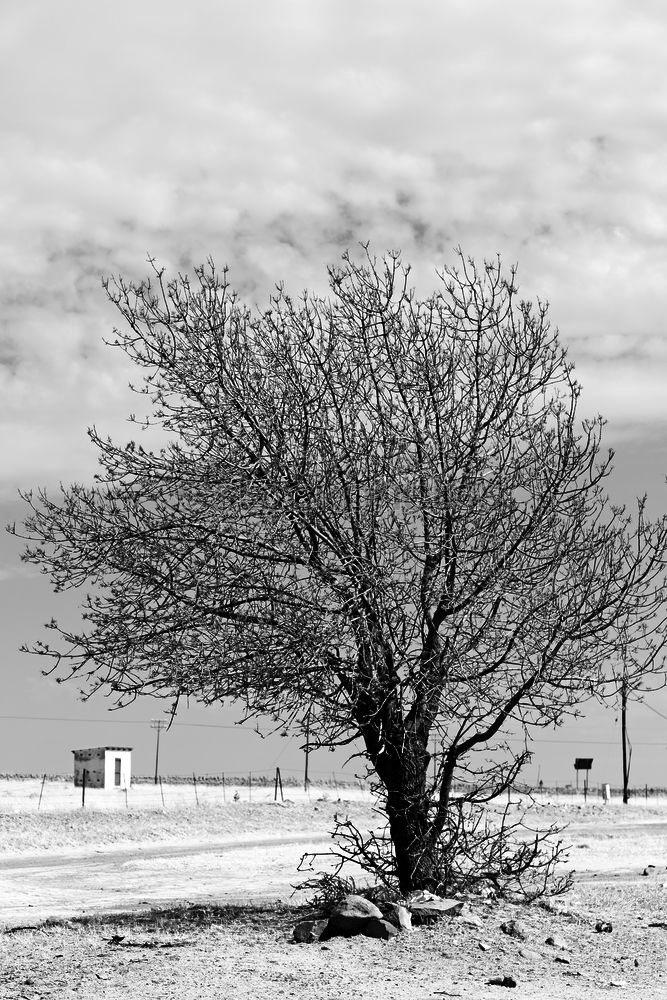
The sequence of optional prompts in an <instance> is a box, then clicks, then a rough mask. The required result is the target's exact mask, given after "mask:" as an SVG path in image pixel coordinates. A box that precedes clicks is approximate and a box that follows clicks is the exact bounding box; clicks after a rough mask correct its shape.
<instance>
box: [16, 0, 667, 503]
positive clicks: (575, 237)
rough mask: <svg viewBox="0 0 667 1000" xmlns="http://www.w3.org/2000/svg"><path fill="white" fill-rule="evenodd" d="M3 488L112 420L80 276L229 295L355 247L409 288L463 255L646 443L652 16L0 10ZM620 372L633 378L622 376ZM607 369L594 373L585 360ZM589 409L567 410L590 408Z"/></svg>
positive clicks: (658, 226) (603, 10) (89, 292)
mask: <svg viewBox="0 0 667 1000" xmlns="http://www.w3.org/2000/svg"><path fill="white" fill-rule="evenodd" d="M2 17H3V32H2V36H1V40H0V77H1V79H2V84H3V90H4V92H6V93H12V95H13V100H12V101H6V102H4V104H3V106H2V108H0V128H1V129H2V137H3V144H2V147H3V158H2V161H1V162H0V192H2V193H1V194H0V199H2V203H1V207H2V214H3V227H2V232H0V302H1V304H2V310H1V313H0V324H1V331H2V332H1V334H0V336H1V338H2V340H1V341H0V389H1V390H2V394H3V395H2V400H3V403H2V414H1V417H0V419H1V420H2V432H3V436H4V440H6V441H8V442H9V444H8V445H6V455H5V461H4V463H3V472H2V479H3V483H4V486H3V488H4V489H9V488H10V487H11V488H13V485H14V484H15V483H16V482H18V481H19V480H20V481H23V482H24V481H25V479H26V478H27V479H28V480H29V481H33V479H34V478H35V477H39V476H40V475H45V476H46V477H47V478H51V477H54V476H55V477H58V478H59V477H61V476H62V478H64V479H68V478H71V477H72V476H76V475H79V474H82V473H83V472H85V471H86V470H87V469H88V467H89V463H90V461H91V459H90V457H89V455H88V451H87V442H86V439H85V436H84V434H83V429H84V427H85V426H86V425H87V424H89V423H92V422H97V423H100V424H101V425H102V426H105V427H109V428H110V429H113V430H116V429H118V428H120V431H119V432H120V433H121V434H124V433H125V431H124V430H123V429H122V419H123V418H124V416H125V414H126V413H127V411H128V409H129V408H130V404H129V403H128V400H127V395H126V390H125V382H126V379H127V372H126V370H125V368H124V366H123V365H122V364H121V362H120V360H119V359H118V358H117V357H116V356H113V355H111V354H110V352H108V351H104V350H103V349H102V348H101V337H102V336H104V335H107V334H108V333H109V332H110V327H111V325H112V323H113V321H114V317H113V312H112V310H110V308H109V307H108V304H106V302H105V300H104V296H103V294H102V292H101V290H100V285H99V280H100V277H101V275H102V274H106V273H109V272H122V273H125V274H129V275H130V276H139V275H141V274H142V273H144V271H145V269H146V265H145V258H146V253H147V252H150V253H152V254H154V255H156V256H157V257H158V258H159V259H160V261H161V262H162V263H164V264H165V265H167V267H169V268H170V269H178V268H181V269H185V268H188V267H189V266H191V265H192V264H193V263H199V262H201V261H203V260H204V259H205V258H206V257H207V256H208V255H209V254H211V255H213V257H214V258H215V259H216V260H217V261H218V263H219V264H223V263H225V262H229V263H230V265H231V266H232V271H231V276H232V281H233V282H235V283H236V284H237V285H238V286H239V287H240V290H241V291H242V292H244V293H246V294H247V295H248V296H249V297H250V298H251V299H253V300H259V301H262V302H263V301H265V299H266V296H267V295H268V293H269V292H270V290H271V288H272V286H273V283H274V282H275V281H276V280H279V279H285V280H286V282H287V283H288V285H289V286H290V287H291V288H292V289H293V290H299V289H300V288H302V287H303V286H304V285H308V286H310V287H319V288H321V287H322V284H323V280H324V265H325V263H327V262H330V261H332V260H335V259H337V257H338V256H339V254H340V253H341V252H342V250H343V249H345V248H346V247H347V246H349V245H353V244H354V243H355V242H356V241H357V240H364V239H371V240H372V241H373V245H374V248H375V249H376V251H378V252H381V251H382V250H384V249H385V248H388V247H396V246H398V247H402V248H403V250H404V253H405V258H406V260H410V261H412V262H413V263H414V264H415V270H414V275H415V278H416V280H417V281H418V284H419V287H420V290H422V291H428V290H430V287H431V286H432V285H433V283H434V280H435V279H434V270H435V267H436V266H437V265H439V264H441V263H443V260H447V259H448V258H449V257H450V252H451V248H452V247H453V246H455V245H456V244H458V243H461V244H462V246H463V247H464V249H465V250H466V252H470V253H473V254H474V255H476V256H484V255H486V256H491V255H493V254H495V252H496V251H500V252H501V253H502V254H503V256H504V257H505V259H506V260H507V261H508V262H509V261H514V260H518V262H519V264H520V281H521V285H522V291H523V292H524V293H525V294H526V295H528V296H529V297H533V296H535V295H537V294H539V295H540V296H541V297H543V298H548V299H549V300H550V301H551V304H552V316H553V319H554V321H555V322H557V323H558V325H559V326H560V328H561V331H562V335H563V338H564V339H565V340H566V341H567V342H568V343H570V344H571V345H572V356H573V359H574V360H575V361H577V360H578V359H579V362H580V364H579V368H582V366H583V370H584V371H585V376H586V377H585V379H584V384H585V398H586V397H588V398H590V401H591V402H590V405H591V406H593V402H595V404H597V402H598V401H599V403H600V406H599V408H600V409H602V410H603V411H604V412H605V413H607V414H608V415H609V417H610V418H612V419H615V420H616V421H617V422H618V423H619V424H620V423H622V422H623V421H625V420H627V419H629V415H631V414H632V415H634V416H635V417H637V418H638V419H642V420H645V421H649V422H655V421H657V420H664V418H665V416H666V415H667V414H665V408H666V407H665V404H663V403H662V402H661V400H662V398H663V396H664V393H663V392H662V391H661V387H662V370H663V368H662V366H663V363H664V360H665V359H664V354H665V348H664V344H665V340H666V338H665V334H666V333H667V331H666V330H665V318H664V317H665V316H666V315H667V286H666V285H665V281H664V274H665V262H666V257H667V197H666V196H667V177H666V176H665V172H664V170H663V169H662V164H664V162H665V157H666V155H667V128H666V124H667V122H666V116H667V111H666V108H667V79H666V78H665V75H664V69H663V59H664V48H665V40H666V38H665V36H666V34H667V16H666V15H665V13H664V10H663V7H662V6H661V5H660V4H659V3H657V2H653V3H649V2H646V3H643V4H642V5H641V8H632V9H631V8H629V7H627V5H626V4H624V3H621V0H613V2H609V0H604V2H603V0H597V2H592V3H588V4H586V5H582V4H579V3H575V2H574V0H569V2H565V3H564V4H560V5H555V6H554V5H551V6H549V5H539V8H538V7H537V6H536V5H535V4H534V3H530V2H528V0H518V2H516V3H514V4H512V5H511V6H510V7H507V5H505V6H501V5H498V4H497V3H495V2H492V0H482V2H479V3H477V4H474V5H471V4H466V3H463V2H453V3H449V4H447V5H437V4H432V3H427V2H425V0H421V2H417V3H415V4H412V5H409V6H408V5H404V4H399V3H398V2H389V3H387V2H384V0H383V2H379V0H374V2H369V3H367V4H364V5H352V4H348V5H343V6H341V5H340V4H339V3H333V2H322V3H319V4H317V5H314V4H312V3H309V2H306V0H291V2H290V0H286V2H285V3H281V4H274V3H272V2H263V3H262V2H258V3H255V4H253V5H251V6H245V7H244V6H243V5H240V4H232V3H225V2H223V3H220V4H214V5H211V4H210V3H204V2H203V0H193V2H192V3H191V4H188V5H187V7H183V6H182V5H180V4H176V3H175V2H171V0H168V2H164V0H163V2H160V3H159V4H158V3H157V0H143V2H142V3H141V4H135V3H131V2H130V0H122V2H120V3H117V4H115V5H114V6H113V7H112V8H109V9H107V10H106V12H105V17H106V21H104V20H102V19H101V17H100V11H99V8H96V7H93V6H91V5H87V4H85V3H83V2H81V0H61V2H60V3H59V4H57V5H53V6H51V5H46V6H44V4H42V3H39V2H37V0H32V2H26V3H24V4H22V5H21V6H20V8H19V7H17V8H14V9H13V10H12V11H11V12H10V13H5V12H3V15H2ZM628 358H630V359H632V365H631V367H628ZM602 362H604V364H602ZM587 405H588V403H587Z"/></svg>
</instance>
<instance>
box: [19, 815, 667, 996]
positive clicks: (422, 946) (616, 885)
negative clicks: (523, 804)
mask: <svg viewBox="0 0 667 1000" xmlns="http://www.w3.org/2000/svg"><path fill="white" fill-rule="evenodd" d="M238 805H239V804H237V806H236V807H234V808H237V807H238ZM334 806H335V804H333V803H329V804H327V803H319V804H317V803H314V804H313V805H307V804H303V805H298V806H297V805H295V806H293V807H287V808H283V809H279V810H278V809H276V808H270V807H266V806H254V807H249V806H243V807H242V809H239V810H238V812H236V813H235V814H234V815H232V813H231V810H228V811H227V813H226V814H225V815H222V813H223V811H222V810H216V811H215V813H216V814H215V815H214V814H213V812H211V814H210V815H209V816H207V817H203V816H202V812H203V811H202V810H198V811H197V810H191V811H190V812H191V815H190V817H189V819H188V818H187V817H186V816H185V814H184V815H183V816H181V817H180V818H178V820H176V818H175V817H174V816H173V815H171V816H170V815H169V814H167V815H166V816H163V815H156V814H153V815H152V817H144V818H143V819H141V817H134V818H132V817H130V816H126V820H127V823H128V826H127V827H125V826H123V824H122V822H121V819H122V816H124V815H125V814H122V813H119V814H116V816H115V817H107V818H108V819H109V820H112V819H114V818H115V822H116V836H117V840H116V841H115V842H116V843H117V842H118V840H122V841H123V842H126V843H128V842H130V841H132V840H133V839H134V838H135V837H136V836H137V834H138V832H139V829H140V823H141V822H145V823H148V822H149V820H150V824H151V830H152V832H153V833H154V834H156V831H158V832H161V833H163V834H166V836H165V837H164V839H166V840H171V841H172V842H173V841H175V840H176V839H178V836H179V835H180V836H181V837H182V838H183V839H184V838H186V837H187V838H189V837H190V836H191V835H192V833H193V830H194V829H195V827H196V828H197V829H198V832H199V833H201V830H202V827H201V826H199V827H197V824H209V825H208V826H207V827H206V829H215V831H216V833H219V831H220V828H221V825H222V824H224V823H225V822H229V823H231V829H233V831H234V832H238V829H239V826H240V825H243V827H244V829H246V830H247V832H251V831H252V832H254V833H257V834H258V833H262V832H266V831H267V828H268V829H269V830H270V831H273V832H275V833H276V834H278V833H280V832H281V829H280V827H281V826H282V823H283V822H285V823H286V824H297V825H296V826H295V825H292V826H289V827H288V829H307V828H310V829H317V828H320V829H321V828H322V826H325V825H326V824H327V822H330V820H331V818H332V817H331V812H332V811H333V809H334ZM355 808H358V809H361V808H362V807H361V806H355ZM563 813H565V815H566V818H570V819H572V818H573V819H574V822H573V825H572V827H571V829H570V839H571V841H572V844H573V850H572V852H571V858H572V861H573V864H574V865H575V867H576V868H578V869H579V871H580V875H579V876H578V881H577V883H576V885H575V888H574V889H573V890H572V892H571V893H569V894H568V896H565V897H561V898H559V899H558V900H556V901H554V907H553V908H551V909H547V908H545V907H544V906H540V905H538V904H533V905H531V906H513V905H509V904H507V903H504V902H502V901H501V902H488V901H487V902H484V901H481V900H470V901H468V902H467V904H466V906H465V907H464V914H463V917H462V918H456V919H453V920H449V921H447V922H444V923H442V924H440V925H439V926H437V927H434V928H424V929H419V930H415V931H414V932H413V933H412V934H409V935H402V936H401V937H400V938H398V939H395V940H393V941H390V942H386V943H385V942H380V941H374V940H367V939H364V938H355V939H351V940H343V939H334V940H331V941H329V942H327V944H326V945H318V944H315V945H299V944H293V943H291V940H290V939H291V932H292V927H293V924H294V922H295V920H296V919H297V917H298V912H297V911H296V910H295V909H294V907H290V906H289V905H286V903H277V904H271V905H268V904H267V905H254V906H250V907H244V906H238V905H231V904H229V905H224V902H223V900H222V899H221V900H218V901H217V903H210V904H206V905H195V906H187V905H186V906H183V907H177V908H170V909H168V910H152V911H151V912H148V913H143V914H141V915H138V914H134V915H129V916H125V917H118V916H115V917H101V918H93V919H90V918H88V919H85V920H83V921H77V920H74V921H72V920H70V921H65V922H54V923H52V924H50V925H49V924H47V925H42V926H38V927H35V928H33V929H24V930H20V931H15V932H12V933H5V934H4V935H2V936H1V937H0V997H2V998H11V1000H16V998H21V997H25V998H30V1000H32V998H38V997H47V996H48V997H53V998H60V997H62V998H68V997H77V998H87V997H91V998H92V997H99V998H100V1000H107V998H108V1000H111V998H119V997H137V998H139V997H141V998H142V1000H157V998H160V1000H162V998H176V997H178V998H179V1000H194V998H202V1000H208V998H214V997H215V998H216V1000H217V998H221V997H227V996H234V997H235V998H239V1000H244V998H249V997H266V998H267V1000H276V998H278V997H290V996H291V997H323V998H334V997H335V998H336V1000H341V998H342V997H345V998H348V997H350V998H354V997H359V998H365V1000H366V998H367V1000H374V998H380V997H382V998H383V1000H384V998H387V1000H391V998H407V997H410V998H426V997H440V996H460V997H465V998H468V1000H477V998H479V1000H484V998H486V997H492V996H498V995H502V994H503V992H504V988H503V987H499V986H491V985H487V984H488V980H489V979H490V978H491V977H493V976H496V975H505V974H511V975H512V976H513V977H514V978H515V980H516V981H517V988H516V990H514V991H513V993H512V994H511V995H514V996H517V997H526V998H535V997H546V998H553V1000H561V998H564V997H581V998H584V997H585V998H586V1000H595V998H597V997H602V996H605V997H607V996H609V995H614V994H618V995H620V994H622V995H623V996H630V997H637V998H640V997H641V998H647V1000H649V998H650V1000H658V998H660V1000H664V997H665V996H667V965H666V961H665V956H666V954H667V947H666V946H667V889H666V888H665V884H666V883H667V868H666V866H667V840H666V831H667V809H665V808H664V807H660V808H657V807H656V808H651V807H647V808H640V807H633V808H632V809H631V810H629V811H628V810H625V811H624V810H622V808H620V807H611V808H608V809H607V810H603V808H602V807H599V806H595V805H594V806H588V807H586V808H585V809H580V810H577V809H567V810H564V809H563V807H557V806H546V807H544V809H543V810H542V814H543V816H544V818H552V817H557V816H559V815H562V814H563ZM198 814H199V815H198ZM43 817H44V814H40V818H39V824H43V825H39V826H35V827H33V828H32V829H33V832H32V834H31V827H30V822H31V820H30V817H28V818H26V817H23V818H19V819H16V818H12V819H8V817H6V816H5V817H3V818H2V825H1V826H0V849H2V847H4V848H5V850H7V848H8V847H9V845H13V849H14V851H15V850H16V846H17V837H19V834H20V837H23V841H22V843H23V845H25V843H26V841H27V840H30V841H31V843H32V845H33V846H32V851H35V844H36V843H37V842H39V843H40V844H41V847H40V848H39V850H40V851H41V852H44V855H45V856H46V855H48V852H49V850H50V849H51V850H53V849H54V847H53V846H51V848H50V847H49V844H48V835H47V833H45V831H48V828H49V820H48V817H47V818H46V819H44V818H43ZM32 818H33V819H35V820H36V814H32ZM278 818H280V821H279V822H278ZM63 820H65V817H63ZM68 822H69V823H71V827H66V829H67V830H68V832H69V838H70V839H69V844H70V846H71V847H72V848H73V849H78V850H79V851H81V850H83V849H84V848H86V849H89V848H91V847H92V845H95V844H96V845H97V846H98V847H99V846H100V845H101V846H102V847H103V846H104V844H105V843H107V844H108V843H109V829H108V828H104V826H103V820H102V819H99V820H95V819H93V814H92V813H91V814H89V816H88V817H87V819H86V820H85V822H84V823H82V822H81V821H80V818H79V816H78V815H76V816H75V815H74V814H70V816H69V820H68ZM176 822H178V823H179V824H180V826H179V829H176V828H175V827H174V823H176ZM96 823H97V824H98V826H97V827H96V826H95V824H96ZM163 823H164V826H162V825H161V824H163ZM20 824H23V825H22V826H21V825H20ZM52 827H53V828H54V829H55V830H56V835H55V840H56V843H55V846H56V847H57V848H58V849H61V848H62V840H61V838H62V830H61V829H60V828H59V826H58V823H57V822H55V821H53V822H52ZM36 830H38V831H39V834H38V835H37V833H35V831H36ZM20 837H19V839H20ZM12 838H13V839H12ZM31 838H32V839H31ZM96 838H97V839H96ZM154 839H156V838H154ZM19 846H21V844H19ZM249 854H250V855H251V854H252V852H249ZM647 865H654V866H655V867H654V868H650V869H648V868H647V870H648V871H649V872H650V874H649V875H646V876H645V875H643V874H642V872H643V870H644V867H645V866H647ZM286 902H287V901H286ZM512 917H513V918H514V919H518V920H520V921H521V923H522V924H524V926H525V928H526V931H527V940H526V941H523V942H522V941H519V940H516V939H514V938H511V937H508V936H507V935H505V934H504V933H503V932H502V931H501V929H500V924H501V923H502V922H503V921H504V920H506V919H508V918H512ZM598 920H610V921H611V923H612V926H613V930H612V932H611V933H598V932H596V931H595V923H596V921H598ZM651 924H662V925H663V926H650V925H651ZM549 935H556V936H560V937H562V938H563V939H564V940H565V942H566V944H567V946H568V949H569V950H568V951H556V950H555V949H554V948H553V947H552V946H549V945H547V944H546V943H545V938H546V937H547V936H549ZM558 959H565V961H558Z"/></svg>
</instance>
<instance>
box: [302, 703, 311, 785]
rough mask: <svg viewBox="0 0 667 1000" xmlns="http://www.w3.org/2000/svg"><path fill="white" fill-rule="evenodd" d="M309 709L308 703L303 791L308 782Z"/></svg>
mask: <svg viewBox="0 0 667 1000" xmlns="http://www.w3.org/2000/svg"><path fill="white" fill-rule="evenodd" d="M310 709H311V706H310V705H309V706H308V711H307V712H306V767H305V770H304V774H303V790H304V792H307V791H308V784H309V782H310V778H309V777H308V757H309V755H310Z"/></svg>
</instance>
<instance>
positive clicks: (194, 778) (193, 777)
mask: <svg viewBox="0 0 667 1000" xmlns="http://www.w3.org/2000/svg"><path fill="white" fill-rule="evenodd" d="M192 784H193V785H194V786H195V800H196V802H197V805H199V796H198V795H197V778H196V777H195V772H194V771H193V772H192Z"/></svg>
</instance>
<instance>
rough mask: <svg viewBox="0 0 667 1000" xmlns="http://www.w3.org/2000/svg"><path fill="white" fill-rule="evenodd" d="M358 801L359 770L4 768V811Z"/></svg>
mask: <svg viewBox="0 0 667 1000" xmlns="http://www.w3.org/2000/svg"><path fill="white" fill-rule="evenodd" d="M465 791H466V788H465V786H463V785H461V786H458V787H455V788H454V789H453V792H454V794H455V795H457V794H458V795H462V794H465ZM622 798H623V791H622V789H621V788H620V787H617V786H613V787H610V786H609V785H608V784H595V785H582V786H581V787H579V788H577V787H576V785H571V784H562V785H561V784H558V783H554V784H553V785H548V786H547V785H544V784H541V785H526V784H516V785H514V786H512V788H511V789H509V790H508V791H507V792H506V793H505V794H504V796H500V797H499V800H497V804H502V803H503V801H506V802H509V803H510V804H516V805H519V804H526V801H527V800H528V799H531V800H534V801H535V802H537V803H541V804H542V805H547V804H552V805H569V806H576V805H585V804H590V805H592V804H595V803H603V804H612V805H614V804H618V803H621V802H622ZM318 800H324V801H327V800H328V801H333V802H335V801H339V800H340V801H360V802H367V803H372V802H374V801H375V796H374V794H373V790H372V788H371V786H370V784H369V783H368V782H366V781H364V780H363V779H361V778H351V777H350V776H343V775H341V774H339V773H338V774H337V773H336V772H330V773H329V774H328V777H325V780H322V775H320V778H319V780H312V781H308V782H307V783H304V781H303V779H302V778H301V779H300V780H299V779H296V778H295V777H294V776H291V775H286V774H283V773H282V772H281V771H280V769H279V768H276V769H275V771H274V772H273V773H267V772H259V773H258V772H248V773H247V774H244V775H238V774H237V775H227V774H225V773H223V772H217V773H215V774H211V773H209V774H202V775H196V774H193V775H191V776H190V777H184V776H182V775H176V776H175V775H165V776H158V780H157V782H155V779H154V777H137V778H133V779H132V782H131V783H130V784H128V785H127V786H121V787H115V786H114V787H111V788H91V787H88V788H85V787H81V786H80V785H79V786H76V785H75V784H74V782H73V779H72V777H71V776H67V777H64V776H60V777H55V776H51V775H46V774H44V775H41V776H38V775H29V776H7V777H2V776H0V813H7V812H23V811H32V810H36V811H44V812H63V811H67V810H74V809H81V808H85V809H95V810H98V809H105V810H106V809H128V810H135V811H140V810H168V809H188V808H199V807H220V806H233V805H235V804H237V803H242V804H258V803H269V802H301V803H307V802H311V803H312V802H317V801H318ZM629 802H630V804H631V805H635V806H637V805H645V806H648V805H653V806H660V805H664V806H667V789H665V788H661V787H655V786H651V785H648V784H645V785H643V786H634V787H633V788H631V789H629Z"/></svg>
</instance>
